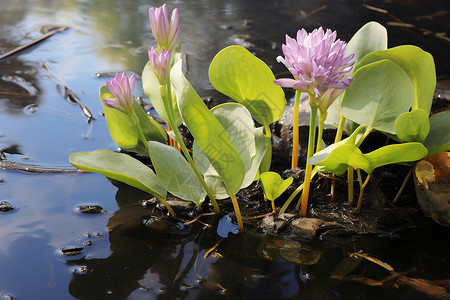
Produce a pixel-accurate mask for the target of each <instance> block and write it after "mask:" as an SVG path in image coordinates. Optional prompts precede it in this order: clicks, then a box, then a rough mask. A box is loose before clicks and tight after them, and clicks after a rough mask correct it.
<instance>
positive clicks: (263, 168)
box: [259, 135, 272, 173]
mask: <svg viewBox="0 0 450 300" xmlns="http://www.w3.org/2000/svg"><path fill="white" fill-rule="evenodd" d="M262 138H264V140H265V142H266V152H265V154H264V157H263V158H262V161H261V163H260V166H259V173H264V172H267V171H269V170H270V165H271V164H272V138H271V137H269V136H266V135H264V137H261V139H262ZM261 143H262V142H261Z"/></svg>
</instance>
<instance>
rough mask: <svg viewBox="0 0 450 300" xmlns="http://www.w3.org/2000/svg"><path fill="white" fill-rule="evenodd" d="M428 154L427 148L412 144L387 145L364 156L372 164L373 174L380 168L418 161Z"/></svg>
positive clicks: (415, 143)
mask: <svg viewBox="0 0 450 300" xmlns="http://www.w3.org/2000/svg"><path fill="white" fill-rule="evenodd" d="M427 154H428V150H427V148H425V147H424V146H423V145H422V144H421V143H417V142H412V143H404V144H395V145H387V146H384V147H381V148H379V149H377V150H375V151H372V152H370V153H367V154H364V156H365V157H366V158H367V159H368V160H369V161H370V162H371V170H370V173H372V171H373V170H374V169H376V168H378V167H381V166H385V165H390V164H395V163H401V162H411V161H417V160H420V159H422V158H424V157H425V156H427ZM366 172H367V171H366ZM367 173H369V172H367Z"/></svg>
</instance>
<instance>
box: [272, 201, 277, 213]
mask: <svg viewBox="0 0 450 300" xmlns="http://www.w3.org/2000/svg"><path fill="white" fill-rule="evenodd" d="M271 202H272V210H273V214H276V213H277V208H276V207H275V200H274V201H271Z"/></svg>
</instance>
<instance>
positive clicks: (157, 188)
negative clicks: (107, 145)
mask: <svg viewBox="0 0 450 300" xmlns="http://www.w3.org/2000/svg"><path fill="white" fill-rule="evenodd" d="M69 161H70V163H71V164H72V165H74V166H75V167H77V168H79V169H81V170H84V171H88V172H96V173H100V174H102V175H105V176H106V177H109V178H111V179H114V180H118V181H121V182H123V183H126V184H128V185H131V186H133V187H135V188H138V189H140V190H143V191H145V192H147V193H150V194H152V195H153V196H155V197H157V198H160V199H165V198H166V194H167V190H166V188H165V187H164V186H163V185H162V184H161V183H160V182H159V180H158V178H157V177H156V175H155V173H153V171H152V170H151V169H150V168H149V167H147V166H146V165H144V164H143V163H141V162H140V161H139V160H137V159H135V158H132V157H131V156H129V155H127V154H124V153H117V152H113V151H109V150H104V149H99V150H95V151H91V152H78V153H74V154H72V155H71V156H70V157H69Z"/></svg>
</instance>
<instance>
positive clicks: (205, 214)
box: [183, 212, 216, 225]
mask: <svg viewBox="0 0 450 300" xmlns="http://www.w3.org/2000/svg"><path fill="white" fill-rule="evenodd" d="M215 214H216V213H214V212H211V213H202V214H199V215H198V216H196V217H195V218H194V219H192V220H190V221H188V222H185V223H183V225H189V224H192V223H194V222H195V221H198V219H200V218H201V217H203V216H212V215H215Z"/></svg>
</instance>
